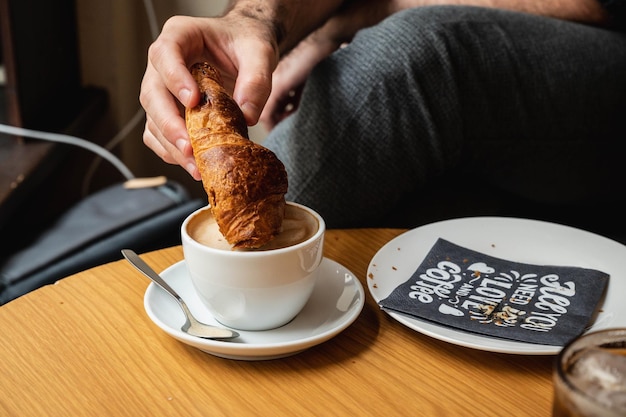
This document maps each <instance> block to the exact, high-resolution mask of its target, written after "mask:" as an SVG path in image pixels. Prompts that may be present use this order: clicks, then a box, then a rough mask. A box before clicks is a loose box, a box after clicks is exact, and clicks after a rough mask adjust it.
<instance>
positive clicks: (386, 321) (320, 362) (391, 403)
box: [0, 229, 553, 417]
mask: <svg viewBox="0 0 626 417" xmlns="http://www.w3.org/2000/svg"><path fill="white" fill-rule="evenodd" d="M402 232H403V231H402V230H393V229H360V230H330V231H328V232H327V240H326V242H327V243H326V249H325V251H326V252H325V255H326V256H327V257H328V258H330V259H333V260H336V261H337V262H340V263H341V264H343V265H344V266H346V267H347V268H348V269H350V270H351V271H353V272H354V273H355V274H356V275H357V276H358V278H359V279H360V280H361V282H362V283H363V284H364V286H365V288H367V286H366V285H365V284H366V283H365V280H366V277H365V274H366V271H367V266H368V264H369V261H370V259H371V258H372V256H373V255H374V254H375V253H376V252H377V250H378V249H379V248H380V247H381V246H382V245H383V244H384V243H386V242H387V241H389V240H390V239H392V238H393V237H395V236H397V235H398V234H400V233H402ZM142 257H143V258H144V259H145V260H146V261H148V262H149V263H150V264H152V265H153V266H155V268H157V270H163V269H165V268H166V267H168V266H169V265H171V264H173V263H175V262H177V261H179V260H181V259H182V250H181V248H180V247H173V248H168V249H164V250H160V251H156V252H151V253H147V254H143V255H142ZM148 283H149V281H148V280H147V279H145V278H143V277H142V276H141V275H139V274H138V273H137V271H135V270H134V269H133V268H132V267H131V266H130V265H129V264H128V263H127V262H126V261H118V262H113V263H111V264H107V265H103V266H100V267H97V268H93V269H91V270H88V271H85V272H82V273H79V274H77V275H74V276H72V277H69V278H66V279H63V280H61V281H60V282H58V283H57V284H56V285H52V286H48V287H44V288H41V289H39V290H37V291H34V292H32V293H30V294H27V295H26V296H23V297H21V298H18V299H16V300H14V301H12V302H10V303H8V304H6V305H5V306H3V307H0V329H1V331H2V337H1V338H0V415H3V416H46V415H54V416H72V417H75V416H161V415H164V416H165V415H167V416H220V415H225V416H242V415H260V416H265V415H268V416H269V415H272V416H275V415H297V416H307V415H311V416H318V415H319V416H321V415H323V416H331V415H381V416H395V415H398V416H410V415H411V416H417V415H420V416H479V415H481V416H483V415H484V416H503V415H512V416H535V417H536V416H549V415H550V413H551V397H552V384H551V367H552V361H553V358H552V357H543V356H517V355H506V354H496V353H490V352H483V351H478V350H473V349H468V348H463V347H459V346H456V345H452V344H448V343H445V342H441V341H438V340H435V339H432V338H430V337H427V336H424V335H421V334H419V333H417V332H415V331H413V330H410V329H408V328H406V327H405V326H403V325H401V324H399V323H398V322H396V321H395V320H393V319H391V318H390V317H388V316H387V315H386V314H385V313H384V312H382V311H380V309H379V308H378V306H377V305H376V303H375V302H374V301H373V299H372V298H371V297H370V296H369V293H367V295H366V299H367V301H366V305H365V308H364V309H363V312H362V313H361V315H360V317H359V318H358V319H357V320H356V322H354V323H353V324H352V325H351V326H350V327H349V328H348V329H346V330H345V331H344V332H342V333H341V334H339V335H338V336H337V337H335V338H333V339H331V340H329V341H327V342H325V343H323V344H321V345H318V346H316V347H313V348H311V349H309V350H306V351H304V352H302V353H299V354H297V355H295V356H291V357H288V358H283V359H277V360H271V361H252V362H249V361H236V360H229V359H223V358H218V357H215V356H212V355H209V354H207V353H204V352H202V351H200V350H197V349H195V348H192V347H189V346H188V345H185V344H182V343H180V342H178V341H176V340H175V339H173V338H170V337H169V336H167V335H166V334H165V333H164V332H162V331H161V330H160V329H159V328H158V327H157V326H156V325H155V324H153V323H152V322H151V321H150V319H149V318H148V316H147V315H146V313H145V311H144V308H143V295H144V292H145V290H146V287H147V286H148ZM366 292H367V290H366Z"/></svg>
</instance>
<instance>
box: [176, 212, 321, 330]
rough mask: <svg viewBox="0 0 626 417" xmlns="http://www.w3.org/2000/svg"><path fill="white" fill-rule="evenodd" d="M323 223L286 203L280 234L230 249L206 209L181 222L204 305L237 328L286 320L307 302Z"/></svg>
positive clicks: (277, 324)
mask: <svg viewBox="0 0 626 417" xmlns="http://www.w3.org/2000/svg"><path fill="white" fill-rule="evenodd" d="M325 228H326V226H325V223H324V220H323V219H322V217H321V216H320V215H319V214H318V213H316V212H315V211H313V210H312V209H310V208H308V207H305V206H302V205H300V204H296V203H292V202H288V203H287V204H286V206H285V219H284V221H283V228H282V231H281V233H280V234H279V235H278V236H277V237H276V238H275V239H273V240H272V241H271V242H270V243H269V244H267V245H266V246H264V247H262V248H259V249H254V250H249V249H248V250H233V249H232V247H231V246H230V245H229V244H228V243H227V242H226V240H225V238H224V237H223V236H222V235H221V233H219V228H218V227H217V224H216V223H215V220H214V218H213V216H212V214H211V210H210V208H209V207H205V208H201V209H199V210H197V211H195V212H194V213H192V214H190V215H189V216H188V217H187V218H186V219H185V221H184V222H183V224H182V227H181V237H182V245H183V253H184V257H185V263H186V265H187V269H188V271H189V274H190V277H191V281H192V283H193V285H194V288H195V289H196V291H197V293H198V295H199V297H200V299H201V300H202V302H203V303H204V305H205V306H206V307H207V308H208V309H209V310H210V311H211V313H212V314H213V316H214V317H215V319H216V320H217V321H219V322H220V323H222V324H223V325H225V326H228V327H232V328H236V329H239V330H268V329H272V328H276V327H280V326H282V325H284V324H286V323H288V322H289V321H291V320H292V319H293V318H294V317H295V316H296V315H297V314H298V313H299V312H300V311H301V310H302V308H303V307H304V305H305V304H306V302H307V301H308V299H309V297H310V295H311V293H312V292H313V287H314V286H315V282H316V279H317V275H318V270H319V265H320V263H321V261H322V257H323V243H324V232H325Z"/></svg>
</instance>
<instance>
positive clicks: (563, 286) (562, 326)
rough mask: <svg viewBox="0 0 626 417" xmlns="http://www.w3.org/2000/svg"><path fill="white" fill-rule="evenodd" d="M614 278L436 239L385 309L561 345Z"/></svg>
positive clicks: (582, 325) (578, 327)
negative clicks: (502, 256)
mask: <svg viewBox="0 0 626 417" xmlns="http://www.w3.org/2000/svg"><path fill="white" fill-rule="evenodd" d="M608 280H609V275H608V274H606V273H604V272H601V271H596V270H593V269H585V268H578V267H572V266H553V265H530V264H524V263H519V262H512V261H508V260H504V259H499V258H495V257H492V256H489V255H485V254H483V253H480V252H476V251H473V250H470V249H467V248H463V247H461V246H458V245H455V244H454V243H451V242H448V241H447V240H444V239H438V240H437V242H436V243H435V245H434V246H433V247H432V248H431V250H430V252H429V253H428V255H427V256H426V258H424V260H423V261H422V263H421V265H420V266H419V268H417V271H415V272H414V273H413V275H412V276H411V278H410V279H409V280H408V281H406V282H405V283H403V284H401V285H399V286H398V287H397V288H396V289H394V290H393V291H392V293H391V294H390V295H389V296H388V297H387V298H386V299H384V300H382V301H380V303H379V305H380V307H381V308H383V309H384V310H387V311H393V312H397V313H402V314H406V315H409V316H412V317H414V318H417V319H423V320H428V321H431V322H434V323H437V324H440V325H444V326H448V327H453V328H456V329H461V330H465V331H468V332H472V333H478V334H481V335H487V336H493V337H498V338H502V339H511V340H517V341H522V342H528V343H536V344H542V345H552V346H563V345H565V344H566V343H567V342H569V341H570V340H572V339H573V338H575V337H577V336H578V335H580V334H581V333H582V332H583V331H584V330H585V328H586V326H587V325H588V323H589V322H590V321H591V319H592V317H593V315H594V313H595V311H596V307H597V305H598V304H599V302H600V300H601V299H602V297H603V295H604V291H605V289H606V286H607V283H608Z"/></svg>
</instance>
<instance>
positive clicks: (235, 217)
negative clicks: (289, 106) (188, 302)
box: [185, 63, 287, 248]
mask: <svg viewBox="0 0 626 417" xmlns="http://www.w3.org/2000/svg"><path fill="white" fill-rule="evenodd" d="M191 74H192V75H193V77H194V79H195V80H196V82H197V83H198V87H199V88H200V93H201V94H202V98H201V100H200V103H199V104H198V105H197V106H195V107H193V108H187V109H186V111H185V122H186V125H187V131H188V132H189V137H190V139H191V146H192V149H193V153H194V158H195V160H196V164H197V166H198V169H199V171H200V174H201V177H202V184H203V187H204V189H205V191H206V193H207V196H208V200H209V205H210V207H211V211H212V213H213V217H215V220H216V222H217V225H218V227H219V229H220V232H221V233H222V234H223V235H224V237H225V238H226V240H227V241H228V243H230V245H231V246H233V248H258V247H260V246H263V245H264V244H266V243H267V242H269V241H270V240H272V239H273V238H274V237H275V236H276V235H277V234H278V233H279V232H280V229H281V225H282V221H283V217H284V210H285V193H286V192H287V172H286V171H285V167H284V165H283V163H282V162H281V161H280V160H279V159H278V158H277V157H276V155H275V154H274V153H273V152H272V151H270V150H269V149H267V148H265V147H263V146H261V145H259V144H258V143H256V142H253V141H252V140H250V139H249V138H248V126H247V124H246V121H245V119H244V116H243V113H242V112H241V109H240V108H239V106H238V105H237V103H236V102H235V101H234V100H233V99H232V97H231V96H230V95H229V94H228V93H227V92H226V90H225V89H224V86H223V83H222V80H221V77H220V74H219V72H217V70H215V69H214V68H213V67H211V66H210V65H209V64H207V63H198V64H195V65H193V67H192V68H191Z"/></svg>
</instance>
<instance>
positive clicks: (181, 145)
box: [176, 139, 187, 153]
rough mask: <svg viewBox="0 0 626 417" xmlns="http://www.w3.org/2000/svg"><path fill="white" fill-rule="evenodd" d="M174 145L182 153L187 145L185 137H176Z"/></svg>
mask: <svg viewBox="0 0 626 417" xmlns="http://www.w3.org/2000/svg"><path fill="white" fill-rule="evenodd" d="M176 147H177V148H178V150H179V151H181V152H182V153H185V148H186V147H187V141H186V140H185V139H178V140H177V141H176Z"/></svg>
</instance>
